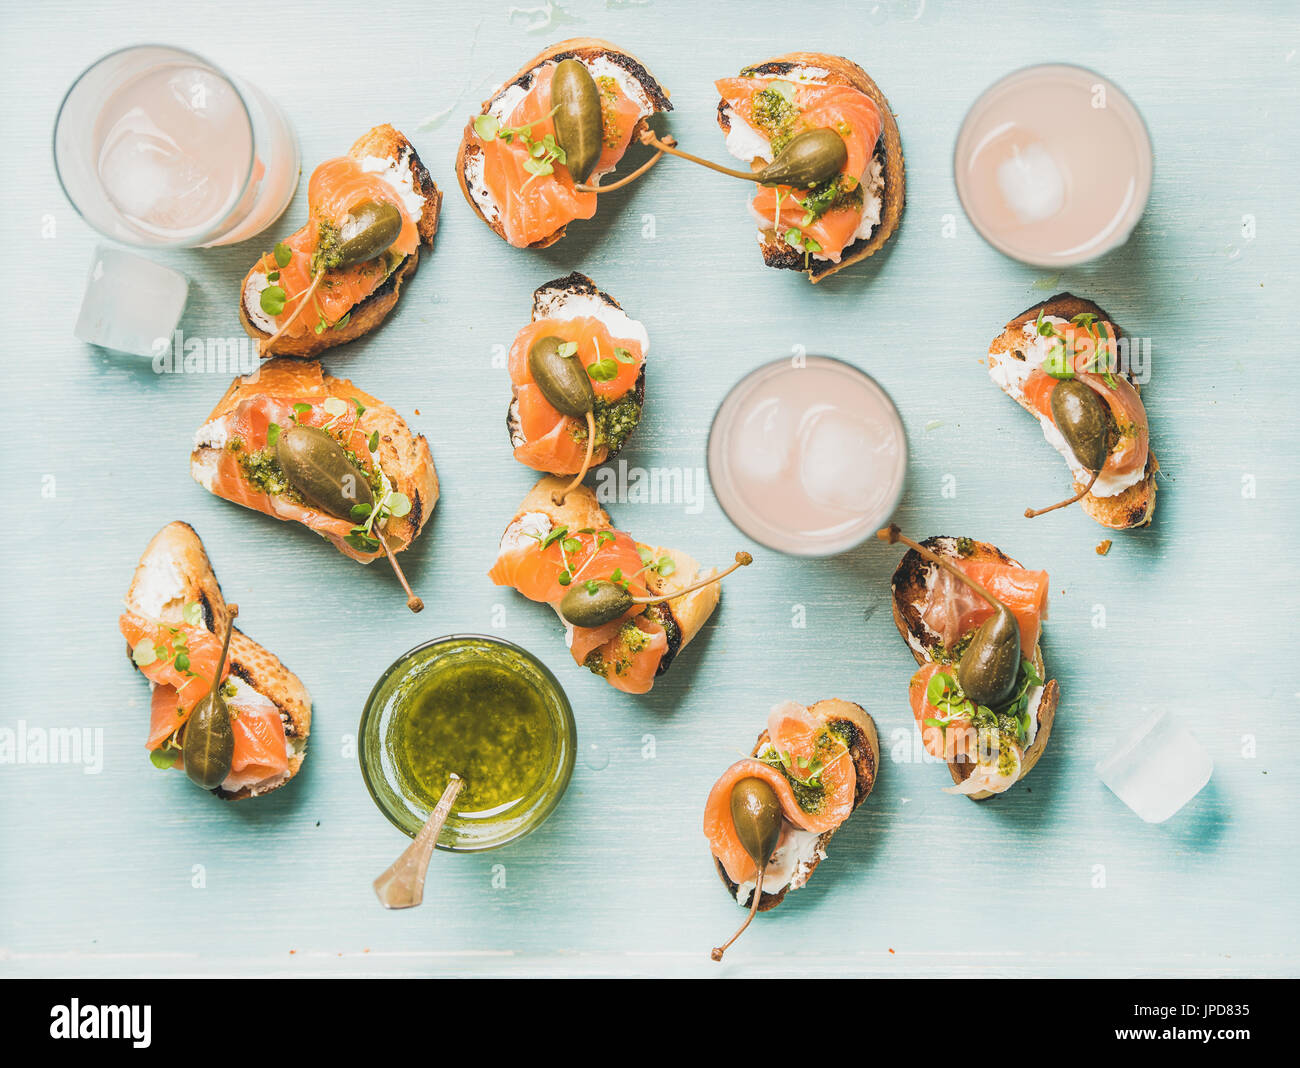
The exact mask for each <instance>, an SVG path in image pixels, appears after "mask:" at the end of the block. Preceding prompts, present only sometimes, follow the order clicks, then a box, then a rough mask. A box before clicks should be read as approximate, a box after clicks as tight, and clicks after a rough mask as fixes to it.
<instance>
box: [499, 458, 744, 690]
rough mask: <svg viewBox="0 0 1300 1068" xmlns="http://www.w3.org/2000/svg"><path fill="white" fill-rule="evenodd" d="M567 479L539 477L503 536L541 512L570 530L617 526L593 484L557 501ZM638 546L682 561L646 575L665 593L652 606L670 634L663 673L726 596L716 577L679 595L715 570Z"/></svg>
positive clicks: (676, 552) (653, 589)
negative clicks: (676, 594)
mask: <svg viewBox="0 0 1300 1068" xmlns="http://www.w3.org/2000/svg"><path fill="white" fill-rule="evenodd" d="M568 484H569V479H566V478H557V477H555V476H554V475H547V476H546V477H544V478H542V479H540V480H539V481H538V483H537V484H536V485H535V486H534V487H533V488H532V489H531V490H529V491H528V493H527V495H526V496H525V497H524V499H523V501H522V502H521V503H520V505H519V511H518V512H517V513H516V514H515V518H514V519H512V520H511V521H510V523H509V524H508V525H507V527H506V530H505V533H504V534H503V535H502V540H503V541H504V540H506V539H507V538H509V537H510V535H511V533H512V531H513V530H516V529H518V526H517V524H521V523H524V520H525V517H533V518H535V517H537V516H539V515H544V516H545V517H546V519H547V520H548V521H549V523H550V528H549V529H552V530H553V529H554V528H555V527H559V526H567V527H568V528H569V529H570V530H584V529H587V528H590V529H593V530H606V529H613V528H614V522H613V520H611V519H610V517H609V513H608V512H606V511H605V509H604V508H602V507H601V506H600V504H599V503H598V502H597V500H596V493H595V491H594V490H593V489H592V488H591V487H590V486H578V487H577V488H576V489H573V490H570V491H569V493H568V496H567V497H565V500H564V504H562V505H557V504H555V503H554V501H553V500H552V494H554V493H558V492H559V491H560V490H562V489H564V487H565V486H567V485H568ZM637 546H638V548H645V549H649V550H650V552H651V553H652V554H653V555H654V556H655V558H656V559H657V558H659V557H662V556H665V555H666V556H670V557H672V560H673V563H674V564H676V565H677V566H676V568H675V569H674V571H673V573H672V574H671V575H670V576H668V577H667V578H664V577H663V576H661V575H660V574H658V573H657V572H652V573H649V574H648V575H647V576H646V585H647V587H648V588H649V590H650V593H651V594H652V595H654V596H659V595H662V596H663V597H664V598H665V600H664V601H663V602H662V603H660V604H656V605H651V606H650V607H649V609H648V610H649V611H652V612H654V618H655V620H656V621H657V622H658V623H659V624H660V625H662V626H663V628H664V631H665V632H666V634H667V637H668V649H667V651H666V652H665V653H664V655H663V659H662V660H660V661H659V667H658V670H657V671H656V673H655V674H656V676H658V675H662V674H663V673H664V672H665V671H667V670H668V667H669V665H670V664H672V662H673V660H674V659H676V657H677V656H678V654H679V653H681V651H682V650H683V649H685V648H686V646H688V645H689V644H690V643H691V641H692V639H694V637H695V636H696V635H697V634H699V632H700V630H701V629H702V628H703V626H704V624H705V623H706V622H707V621H708V618H709V616H711V615H712V614H713V610H714V609H715V608H717V607H718V601H719V599H720V598H721V596H722V593H721V584H720V583H716V582H715V583H713V584H712V585H710V586H704V587H703V588H701V589H698V590H695V591H693V592H692V593H688V594H685V595H684V596H681V597H674V596H673V591H674V590H678V589H682V588H684V587H686V586H689V585H690V584H691V583H692V582H695V581H696V580H698V579H701V578H705V577H707V576H708V575H709V574H711V573H712V572H711V570H706V569H704V568H702V567H701V566H700V564H699V563H698V562H697V561H696V560H694V559H693V558H692V557H691V556H689V555H687V554H686V553H684V552H682V551H681V550H680V549H667V548H664V547H663V546H658V545H649V544H646V543H644V542H638V543H637Z"/></svg>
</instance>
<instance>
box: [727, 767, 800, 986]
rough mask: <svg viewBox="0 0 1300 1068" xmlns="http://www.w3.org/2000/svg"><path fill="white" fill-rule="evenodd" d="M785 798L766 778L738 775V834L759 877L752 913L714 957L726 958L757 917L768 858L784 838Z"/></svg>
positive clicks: (734, 805)
mask: <svg viewBox="0 0 1300 1068" xmlns="http://www.w3.org/2000/svg"><path fill="white" fill-rule="evenodd" d="M783 818H784V817H783V815H782V812H781V801H780V799H779V798H778V797H777V796H776V791H775V790H773V789H772V784H771V783H769V782H768V781H767V780H766V779H760V778H758V777H757V776H750V777H747V778H744V779H738V780H737V781H736V784H735V785H734V786H733V787H732V788H731V822H732V824H733V826H734V827H735V829H736V837H737V838H738V839H739V840H740V844H741V846H742V847H743V848H744V850H745V852H746V853H748V854H749V859H750V860H752V861H753V862H754V863H755V864H756V865H757V866H758V879H757V881H756V882H755V884H754V897H753V900H752V901H751V902H750V904H749V915H748V916H746V917H745V922H744V923H742V924H741V925H740V928H739V930H737V931H736V933H735V934H733V935H732V936H731V937H730V938H729V939H727V941H726V942H724V943H723V944H722V945H720V946H717V947H716V948H715V949H714V950H713V953H712V954H711V957H712V959H713V960H717V961H720V960H722V955H723V954H724V953H725V952H726V951H727V950H728V949H729V948H731V944H732V943H733V942H734V941H735V940H736V939H737V938H739V937H740V936H741V935H742V934H744V932H745V928H746V927H748V926H749V925H750V922H751V921H752V920H753V919H754V914H755V913H756V912H757V911H758V903H759V900H760V899H761V898H762V896H763V876H764V875H765V874H767V865H768V862H769V861H770V860H771V859H772V854H773V853H774V852H775V851H776V844H777V842H778V841H779V840H780V838H781V823H782V820H783Z"/></svg>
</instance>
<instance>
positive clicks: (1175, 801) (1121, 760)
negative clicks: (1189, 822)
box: [1097, 712, 1214, 823]
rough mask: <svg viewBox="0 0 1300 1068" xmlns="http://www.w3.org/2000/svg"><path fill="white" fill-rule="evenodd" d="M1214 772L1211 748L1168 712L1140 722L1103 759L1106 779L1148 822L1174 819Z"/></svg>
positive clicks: (1100, 765)
mask: <svg viewBox="0 0 1300 1068" xmlns="http://www.w3.org/2000/svg"><path fill="white" fill-rule="evenodd" d="M1213 773H1214V761H1213V760H1212V759H1211V758H1210V754H1209V753H1207V752H1206V751H1205V747H1204V746H1202V745H1201V743H1200V742H1198V741H1197V740H1196V738H1195V736H1194V735H1193V734H1192V733H1191V731H1189V730H1188V729H1187V728H1186V727H1180V726H1179V725H1178V724H1177V723H1176V722H1174V721H1173V720H1172V719H1170V717H1169V716H1168V715H1167V714H1166V713H1164V712H1160V713H1157V714H1156V715H1154V716H1150V717H1148V718H1147V719H1146V720H1144V721H1143V722H1142V723H1140V724H1139V725H1138V727H1137V728H1136V729H1135V730H1133V731H1132V732H1131V733H1130V734H1129V735H1128V736H1127V737H1125V738H1124V739H1122V740H1121V741H1120V742H1119V744H1117V745H1116V746H1115V748H1114V749H1112V750H1111V751H1110V753H1109V754H1108V755H1107V756H1106V757H1105V758H1104V759H1102V760H1100V761H1098V763H1097V774H1098V775H1099V776H1100V777H1101V781H1102V782H1104V783H1105V784H1106V785H1107V786H1108V787H1110V789H1111V790H1112V791H1113V792H1114V794H1115V796H1116V797H1118V798H1119V799H1120V800H1121V801H1123V802H1124V804H1126V805H1128V807H1129V808H1131V809H1132V810H1133V811H1134V812H1136V813H1137V814H1138V815H1139V816H1141V817H1142V818H1143V819H1144V820H1146V822H1147V823H1163V822H1164V821H1165V820H1167V819H1169V817H1170V816H1172V815H1173V814H1174V813H1175V812H1177V811H1178V810H1179V809H1180V808H1182V807H1183V806H1184V805H1185V804H1187V802H1188V801H1190V800H1191V799H1192V798H1193V797H1195V796H1196V795H1197V794H1198V793H1200V792H1201V789H1202V788H1203V787H1204V786H1205V784H1206V783H1207V782H1209V781H1210V776H1211V775H1212V774H1213Z"/></svg>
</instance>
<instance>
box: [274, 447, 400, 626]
mask: <svg viewBox="0 0 1300 1068" xmlns="http://www.w3.org/2000/svg"><path fill="white" fill-rule="evenodd" d="M275 458H276V460H277V461H278V462H279V464H280V468H281V469H282V470H283V471H284V477H285V478H286V479H287V480H288V482H289V485H290V486H292V487H293V488H294V489H295V490H297V491H298V493H299V494H300V495H301V496H302V498H303V500H305V501H306V502H307V503H308V504H310V505H311V506H312V507H313V508H317V509H319V510H320V511H322V512H324V513H325V514H326V515H331V516H333V517H334V518H335V519H348V520H352V521H354V522H356V521H360V522H365V520H366V519H368V518H369V517H370V515H371V513H372V512H373V511H374V508H375V495H374V491H373V490H371V488H370V483H369V482H367V481H366V479H365V477H364V476H363V475H362V474H361V472H359V471H358V470H357V468H356V466H355V465H354V464H353V463H352V461H351V460H350V459H348V455H347V453H346V452H345V451H344V449H343V446H342V445H341V444H340V443H339V442H338V441H337V440H336V439H335V437H334V435H332V434H331V433H330V432H329V431H327V430H323V429H322V428H320V427H318V426H304V425H302V424H301V423H294V424H293V425H292V426H291V427H289V428H288V429H286V430H281V431H280V436H279V437H278V438H277V439H276V442H275ZM354 509H355V511H354ZM382 518H383V517H376V521H375V522H374V523H373V524H372V525H371V528H370V530H371V533H372V534H373V536H374V538H375V540H377V541H378V542H379V546H380V548H382V549H383V551H384V555H385V556H387V557H388V562H389V564H391V565H392V568H393V572H394V573H395V574H396V575H397V580H398V581H399V582H400V583H401V584H402V589H403V590H404V591H405V592H406V606H407V607H408V608H409V609H410V610H411V611H412V612H419V611H421V610H422V609H423V608H424V602H423V601H422V600H420V598H419V597H417V596H416V595H415V594H414V593H413V592H412V591H411V586H410V583H408V582H407V581H406V575H405V573H404V572H403V571H402V567H401V565H400V564H399V563H398V562H397V557H396V556H394V555H393V551H392V549H390V548H389V547H388V541H387V539H386V538H385V537H384V535H383V532H382V531H381V530H380V529H379V526H378V523H379V521H381V520H382Z"/></svg>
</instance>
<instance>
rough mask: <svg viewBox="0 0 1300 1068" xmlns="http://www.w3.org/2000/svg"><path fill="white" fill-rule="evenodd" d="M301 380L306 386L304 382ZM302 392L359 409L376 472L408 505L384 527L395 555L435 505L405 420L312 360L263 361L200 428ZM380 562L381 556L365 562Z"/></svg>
mask: <svg viewBox="0 0 1300 1068" xmlns="http://www.w3.org/2000/svg"><path fill="white" fill-rule="evenodd" d="M304 379H309V380H310V381H307V382H304ZM304 392H305V393H306V394H307V395H310V396H316V397H318V398H319V399H320V400H324V399H325V398H326V397H330V396H335V397H341V398H345V399H347V400H349V401H351V400H353V399H355V400H356V401H359V402H360V403H361V404H362V405H363V406H364V407H365V409H366V410H365V412H364V413H363V415H362V416H361V421H360V424H359V425H360V427H361V429H362V430H364V431H365V432H367V433H372V432H374V433H378V434H379V449H378V456H379V466H380V467H381V468H382V469H383V472H384V474H386V475H387V476H388V479H389V481H390V482H392V484H393V488H394V489H396V490H397V491H399V492H401V493H404V494H406V496H407V498H408V499H409V500H410V502H411V510H410V512H408V513H407V514H406V515H405V516H403V517H401V518H400V519H392V518H390V519H389V520H388V522H387V523H386V524H385V526H384V536H385V538H386V540H387V542H388V545H389V548H390V549H391V550H392V551H393V552H395V553H398V552H402V551H403V550H404V549H406V548H407V547H408V546H409V545H410V544H411V542H413V541H414V540H415V539H416V538H417V537H419V535H420V532H421V531H422V530H423V529H424V525H425V523H427V522H428V521H429V516H430V515H432V514H433V508H434V505H436V504H437V503H438V472H437V470H436V469H435V467H434V466H433V456H432V454H431V453H430V452H429V442H428V440H427V439H426V438H425V436H424V435H423V434H415V433H413V432H412V431H411V428H410V427H409V426H408V425H407V423H406V420H405V419H403V418H402V417H401V416H400V415H399V414H398V413H397V411H396V410H395V409H393V408H392V407H391V406H389V405H387V404H385V403H384V402H383V401H381V400H379V398H378V397H374V396H371V394H369V393H367V392H366V391H365V390H362V389H358V388H357V387H356V386H354V385H353V384H352V382H351V381H349V380H348V379H346V378H335V377H333V376H332V375H328V374H325V371H324V368H323V367H322V366H321V364H320V361H318V360H317V361H310V362H303V361H299V360H293V359H285V358H278V359H274V360H268V361H267V362H266V363H264V364H262V365H260V366H259V367H258V368H257V369H256V370H255V371H253V372H252V374H248V375H243V376H240V377H239V378H236V379H235V380H234V381H233V382H232V383H231V384H230V388H229V389H227V390H226V393H225V395H224V396H223V397H222V398H221V400H219V401H218V402H217V405H216V407H215V408H213V409H212V412H211V413H210V414H209V415H208V418H207V420H206V422H212V421H213V420H214V419H219V418H221V417H222V416H223V415H226V414H227V413H228V412H230V411H233V410H234V408H236V407H237V406H238V405H239V404H240V402H242V401H243V400H245V399H246V398H249V397H256V396H259V395H261V394H265V393H279V394H280V395H288V396H294V395H302V393H304ZM209 449H210V446H205V447H204V448H201V449H195V450H194V451H193V452H192V453H191V454H190V462H191V466H192V467H193V466H195V465H197V464H198V463H199V458H200V456H201V455H202V454H203V453H204V452H205V451H208V450H209ZM381 556H383V552H382V550H381V551H380V552H379V553H377V554H375V555H374V556H372V557H371V558H370V559H371V560H375V559H378V558H379V557H381ZM364 562H366V563H369V562H370V561H369V560H367V561H364Z"/></svg>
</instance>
